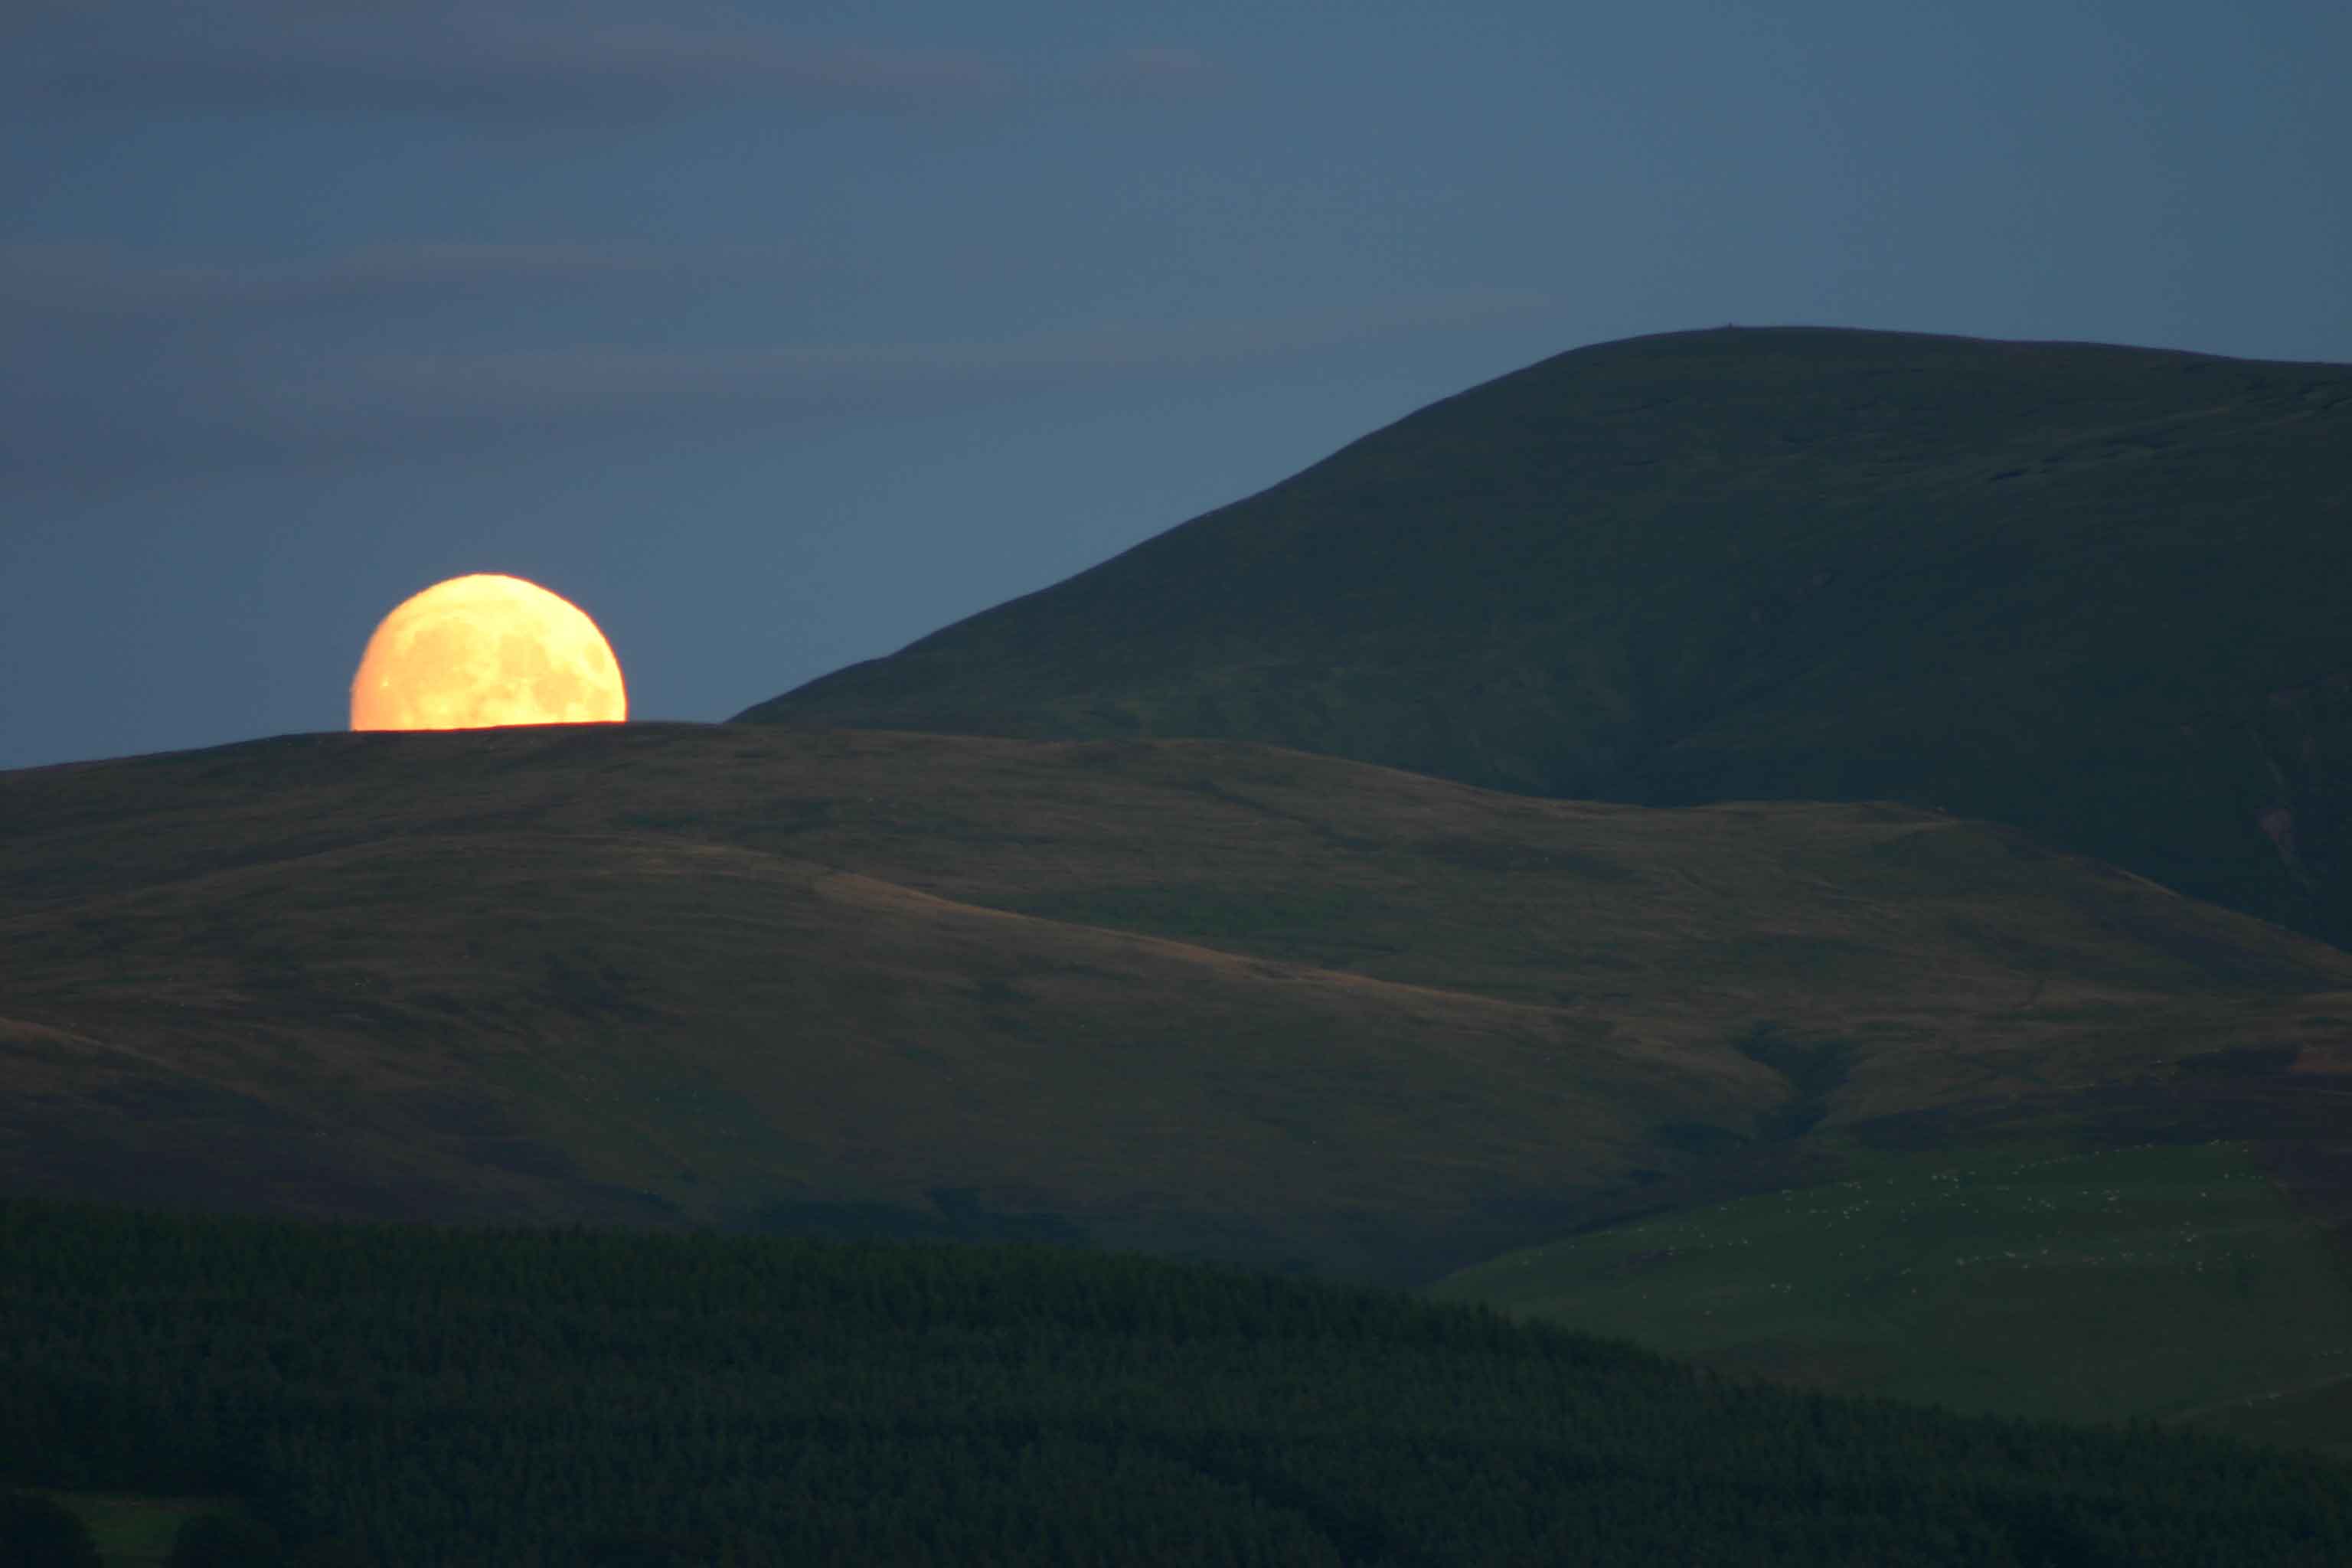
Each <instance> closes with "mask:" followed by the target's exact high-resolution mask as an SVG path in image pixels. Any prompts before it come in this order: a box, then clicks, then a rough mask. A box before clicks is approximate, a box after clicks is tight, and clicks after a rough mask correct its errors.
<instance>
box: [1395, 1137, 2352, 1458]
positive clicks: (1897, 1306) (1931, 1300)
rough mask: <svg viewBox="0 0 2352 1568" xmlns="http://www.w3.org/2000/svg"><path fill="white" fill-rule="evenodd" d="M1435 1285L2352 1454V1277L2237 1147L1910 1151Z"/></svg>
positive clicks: (1953, 1385) (1698, 1349)
mask: <svg viewBox="0 0 2352 1568" xmlns="http://www.w3.org/2000/svg"><path fill="white" fill-rule="evenodd" d="M1433 1293H1434V1294H1436V1295H1437V1296H1439V1297H1441V1298H1443V1299H1445V1300H1463V1301H1483V1302H1486V1303H1489V1304H1492V1305H1495V1306H1499V1307H1504V1308H1507V1309H1508V1310H1512V1311H1514V1312H1517V1313H1519V1314H1522V1315H1526V1316H1530V1317H1536V1318H1541V1319H1545V1320H1548V1321H1554V1322H1559V1323H1562V1324H1565V1325H1568V1326H1570V1327H1573V1328H1578V1329H1582V1330H1586V1331H1591V1332H1594V1333H1602V1334H1612V1335H1622V1336H1624V1337H1626V1338H1629V1339H1633V1340H1636V1341H1638V1342H1641V1343H1643V1344H1646V1345H1650V1346H1652V1347H1654V1348H1655V1349H1658V1350H1663V1351H1666V1352H1672V1353H1674V1354H1677V1355H1687V1356H1693V1357H1696V1358H1698V1359H1700V1360H1702V1361H1704V1362H1706V1363H1709V1364H1712V1365H1715V1366H1718V1367H1723V1368H1727V1369H1731V1370H1737V1371H1741V1372H1750V1373H1761V1374H1763V1375H1766V1376H1769V1377H1772V1378H1775V1379H1779V1380H1782V1381H1786V1382H1793V1383H1798V1384H1807V1385H1811V1386H1816V1387H1823V1388H1831V1389H1837V1390H1841V1391H1844V1392H1850V1393H1866V1394H1891V1395H1895V1396H1897V1397H1901V1398H1906V1399H1918V1400H1928V1401H1933V1402H1935V1403H1937V1404H1942V1405H1951V1406H1953V1407H1956V1408H1958V1409H1962V1410H1999V1411H2003V1412H2007V1413H2011V1414H2021V1415H2037V1416H2053V1417H2061V1418H2066V1419H2074V1420H2121V1419H2124V1418H2126V1417H2147V1418H2150V1419H2155V1420H2159V1421H2166V1422H2191V1423H2197V1424H2201V1425H2210V1426H2216V1427H2219V1428H2220V1429H2223V1430H2233V1429H2234V1430H2252V1431H2254V1432H2257V1433H2259V1434H2260V1435H2261V1436H2265V1437H2268V1438H2272V1439H2273V1440H2281V1441H2303V1442H2308V1443H2313V1444H2315V1445H2317V1446H2322V1447H2334V1448H2335V1449H2336V1451H2337V1452H2339V1453H2341V1454H2343V1455H2344V1456H2346V1457H2347V1458H2352V1426H2347V1424H2346V1423H2345V1422H2344V1421H2343V1420H2342V1417H2341V1413H2340V1411H2332V1410H2328V1409H2326V1408H2324V1407H2322V1406H2321V1405H2319V1404H2318V1403H2317V1402H2316V1401H2315V1400H2314V1399H2313V1397H2312V1396H2314V1395H2316V1394H2321V1393H2323V1392H2325V1391H2327V1390H2330V1389H2335V1390H2339V1391H2341V1390H2345V1389H2347V1388H2348V1387H2352V1271H2347V1269H2346V1268H2345V1266H2344V1259H2343V1258H2341V1257H2340V1256H2339V1255H2337V1254H2336V1253H2335V1252H2334V1251H2333V1250H2332V1249H2330V1248H2329V1247H2327V1246H2326V1243H2325V1242H2324V1240H2323V1238H2322V1237H2320V1236H2318V1235H2317V1234H2316V1233H2315V1231H2314V1230H2313V1228H2312V1227H2311V1226H2310V1225H2309V1223H2308V1221H2307V1218H2306V1216H2305V1215H2302V1214H2300V1213H2298V1212H2297V1210H2296V1209H2295V1207H2294V1205H2292V1204H2291V1203H2290V1202H2289V1201H2288V1200H2287V1199H2286V1198H2285V1197H2284V1196H2283V1195H2282V1194H2280V1192H2279V1191H2278V1189H2277V1186H2276V1185H2275V1184H2274V1183H2273V1180H2272V1179H2271V1176H2270V1174H2269V1173H2268V1172H2266V1171H2265V1170H2264V1169H2263V1168H2262V1166H2261V1165H2259V1164H2258V1163H2255V1162H2254V1161H2253V1160H2252V1159H2251V1158H2249V1154H2248V1151H2247V1150H2246V1149H2245V1148H2244V1147H2243V1146H2242V1145H2238V1144H2232V1143H2223V1142H2214V1143H2205V1144H2193V1145H2179V1146H2169V1147H2167V1146H2158V1145H2150V1146H2144V1147H2140V1148H2133V1149H2117V1150H2109V1151H2105V1152H2098V1153H2090V1154H2084V1153H2053V1152H2047V1151H2044V1152H2038V1153H2037V1152H2018V1151H2014V1150H2010V1151H2000V1152H1978V1153H1976V1154H1973V1155H1969V1156H1962V1157H1957V1158H1956V1157H1953V1156H1950V1155H1913V1156H1908V1157H1905V1158H1902V1159H1898V1160H1894V1161H1890V1162H1887V1163H1884V1164H1883V1165H1881V1166H1880V1167H1879V1168H1877V1169H1875V1170H1874V1171H1873V1172H1872V1173H1870V1174H1867V1175H1861V1176H1856V1177H1854V1178H1853V1179H1850V1180H1846V1181H1843V1182H1838V1183H1834V1184H1829V1185H1825V1186H1817V1187H1807V1188H1802V1189H1799V1190H1793V1191H1785V1192H1780V1193H1775V1194H1769V1195H1763V1196H1754V1197H1747V1198H1741V1199H1738V1200H1735V1201H1732V1202H1729V1203H1724V1204H1719V1205H1710V1206H1707V1207H1705V1208H1699V1209H1694V1210H1690V1211H1686V1212H1683V1213H1678V1214H1675V1215H1662V1216H1659V1217H1657V1218H1654V1219H1650V1220H1645V1221H1641V1222H1637V1223H1633V1224H1629V1225H1624V1226H1618V1227H1616V1228H1614V1229H1611V1230H1605V1231H1601V1232H1598V1233H1595V1234H1592V1235H1589V1236H1581V1237H1572V1238H1570V1239H1568V1240H1563V1241H1559V1242H1555V1243H1552V1244H1550V1245H1549V1246H1544V1247H1532V1248H1528V1249H1527V1250H1524V1251H1519V1252H1514V1253H1510V1254H1507V1255H1506V1256H1504V1257H1501V1258H1495V1259H1493V1260H1491V1261H1489V1262H1486V1263H1483V1264H1480V1265H1478V1266H1476V1267H1475V1268H1467V1269H1465V1270H1463V1271H1462V1272H1461V1273H1459V1274H1456V1275H1454V1276H1453V1277H1452V1278H1451V1279H1446V1280H1444V1281H1443V1282H1441V1283H1440V1284H1438V1285H1437V1286H1435V1287H1433ZM2281 1399H2286V1400H2289V1401H2291V1402H2292V1403H2291V1404H2290V1405H2289V1406H2288V1412H2289V1414H2287V1415H2286V1418H2285V1419H2281V1415H2282V1413H2280V1412H2277V1411H2274V1410H2273V1406H2274V1405H2276V1403H2277V1402H2278V1401H2279V1400H2281ZM2293 1413H2299V1415H2300V1417H2301V1419H2298V1418H2297V1415H2296V1414H2293Z"/></svg>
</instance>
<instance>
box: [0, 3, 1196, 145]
mask: <svg viewBox="0 0 2352 1568" xmlns="http://www.w3.org/2000/svg"><path fill="white" fill-rule="evenodd" d="M0 58H5V61H6V62H7V63H5V64H0V90H5V91H7V92H9V93H11V94H12V95H13V96H14V97H15V98H16V101H17V103H18V105H19V108H20V111H21V110H26V109H30V110H37V111H40V112H44V113H50V114H54V113H57V112H60V111H68V110H79V111H83V112H98V113H104V112H108V111H131V112H154V111H159V110H194V111H199V112H208V113H220V114H251V113H273V112H278V113H284V112H290V113H299V114H313V115H334V116H367V115H379V116H380V115H404V116H424V117H432V118H440V119H451V120H457V121H472V122H492V123H499V122H504V123H522V124H530V123H552V124H600V123H615V122H618V123H626V122H633V121H647V120H661V119H667V118H672V117H676V116H679V115H684V114H688V113H692V112H697V111H699V110H709V109H712V108H719V107H750V108H752V109H757V110H768V111H772V112H777V113H782V114H784V115H786V116H789V117H802V118H824V117H828V116H833V115H838V114H853V113H879V114H910V113H925V112H934V111H939V110H955V109H962V108H969V107H975V106H984V105H988V104H992V103H997V102H1002V101H1005V100H1012V99H1015V98H1024V97H1034V96H1039V95H1045V96H1054V95H1065V94H1085V95H1094V94H1098V93H1102V92H1106V91H1114V92H1115V91H1131V90H1134V89H1150V88H1155V87H1167V88H1180V87H1190V86H1194V85H1197V84H1198V83H1200V82H1201V81H1202V80H1203V79H1207V78H1208V76H1209V75H1210V74H1211V71H1210V67H1209V64H1208V62H1207V61H1206V60H1205V59H1203V58H1201V57H1200V56H1198V55H1197V54H1195V53H1193V52H1192V51H1190V50H1186V49H1181V48H1160V47H1153V48H1138V49H1131V50H1129V51H1126V52H1124V53H1121V54H1118V55H1114V56H1111V57H1109V58H1102V59H1097V60H1092V61H1088V62H1085V63H1083V64H1081V65H1078V66H1076V67H1055V66H1050V65H1016V64H1014V63H1012V62H1007V61H1005V60H1003V59H999V58H992V57H990V56H986V55H982V54H979V53H975V52H971V51H958V50H919V49H906V48H886V47H854V46H845V45H841V44H836V43H828V42H824V41H821V40H818V39H815V38H812V37H804V36H803V35H799V34H794V33H791V32H787V31H784V30H782V29H780V28H777V27H775V26H770V25H767V24H763V23H759V22H754V21H750V20H746V19H744V18H742V17H740V16H730V15H723V14H714V15H708V16H701V17H689V18H688V19H686V20H680V19H678V14H677V11H676V10H675V9H670V10H666V11H659V12H654V13H650V14H649V15H647V16H636V15H630V14H625V13H610V14H605V15H601V16H600V15H597V14H596V13H595V12H594V11H593V9H592V10H586V11H583V10H582V9H580V8H572V9H569V10H565V11H562V12H557V11H548V10H541V11H530V10H514V9H509V10H503V11H501V10H496V9H490V8H478V7H474V6H466V5H441V4H429V3H419V0H408V3H405V4H404V3H401V0H386V3H385V4H383V5H366V6H362V5H335V4H320V5H294V4H271V3H269V0H222V3H220V4H215V5H205V6H202V7H158V6H152V5H127V4H121V3H119V0H118V3H109V0H89V4H86V5H35V6H34V7H33V8H32V9H31V10H30V11H28V12H26V13H23V14H21V15H20V16H19V17H18V18H17V20H16V22H15V24H14V25H13V26H11V27H10V28H9V30H8V31H7V32H5V33H0Z"/></svg>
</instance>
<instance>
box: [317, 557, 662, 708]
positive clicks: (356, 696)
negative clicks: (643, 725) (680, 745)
mask: <svg viewBox="0 0 2352 1568" xmlns="http://www.w3.org/2000/svg"><path fill="white" fill-rule="evenodd" d="M628 716H629V695H628V691H627V689H625V688H624V687H623V686H622V684H621V664H620V661H619V660H618V659H616V658H614V657H613V649H612V645H610V644H609V643H607V642H605V640H604V633H603V632H600V631H598V630H597V629H596V623H595V622H594V621H592V620H590V619H589V618H588V616H587V615H586V613H585V612H583V610H581V609H580V608H579V606H577V605H573V604H572V603H571V601H569V600H567V599H565V598H564V597H562V595H558V594H551V593H549V592H548V591H547V590H546V589H544V588H542V587H541V586H540V585H539V584H536V583H526V582H524V581H523V580H522V579H521V578H520V577H502V576H499V575H498V574H494V573H487V572H486V573H477V574H474V575H472V576H469V577H452V578H450V579H449V580H448V581H446V582H444V583H436V584H433V586H431V587H430V588H427V589H425V591H424V592H423V593H421V594H416V595H412V596H410V597H408V598H406V599H404V600H402V601H401V602H400V604H399V605H396V606H394V609H393V612H392V614H390V615H388V616H384V618H383V624H382V625H380V626H377V627H376V628H375V635H374V636H373V637H370V638H368V644H367V651H366V652H365V653H363V654H362V655H361V656H360V668H359V673H358V674H356V675H354V676H352V729H354V730H479V729H486V728H488V727H489V726H490V725H493V724H591V723H618V722H620V721H622V720H624V719H625V718H627V717H628Z"/></svg>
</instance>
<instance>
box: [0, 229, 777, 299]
mask: <svg viewBox="0 0 2352 1568" xmlns="http://www.w3.org/2000/svg"><path fill="white" fill-rule="evenodd" d="M797 259H798V258H796V257H795V256H794V255H793V253H791V252H789V251H787V250H785V249H783V248H782V247H774V246H736V247H698V248H686V247H680V248H667V249H665V248H656V247H643V246H636V247H632V246H613V245H587V244H485V243H479V242H456V243H417V244H405V245H383V246H371V247H361V248H357V249H352V250H346V251H341V252H338V253H335V254H331V255H328V256H322V257H312V258H301V259H298V260H290V261H289V260H257V261H226V260H224V261H199V262H178V263H173V264H168V265H162V266H159V265H155V264H153V263H151V262H144V261H142V260H140V259H138V258H135V257H133V256H131V255H130V254H128V253H126V252H123V251H121V250H118V249H114V248H111V247H102V246H89V245H40V244H16V245H5V244H0V309H16V310H31V311H39V312H76V311H89V312H105V313H108V314H114V315H121V314H130V315H135V316H171V315H181V314H194V313H211V312H217V311H222V310H240V309H244V310H253V311H255V312H257V313H263V314H268V315H271V316H277V315H282V314H284V313H286V312H288V311H289V310H300V309H303V308H305V307H311V306H322V307H328V308H333V309H348V310H352V311H354V312H355V313H361V314H367V313H373V312H375V311H380V310H396V309H398V308H399V306H401V305H402V304H403V303H405V302H421V303H438V302H441V301H444V300H511V299H545V298H546V297H548V295H549V294H550V292H551V291H552V292H554V293H556V294H563V293H576V292H585V291H588V290H593V289H631V288H648V289H652V288H669V287H676V286H677V285H679V284H683V283H688V282H697V283H713V282H726V281H738V282H748V281H752V280H772V279H774V278H775V277H777V276H778V275H779V274H780V273H782V272H785V271H787V270H788V269H789V268H793V266H795V265H796V264H797Z"/></svg>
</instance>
